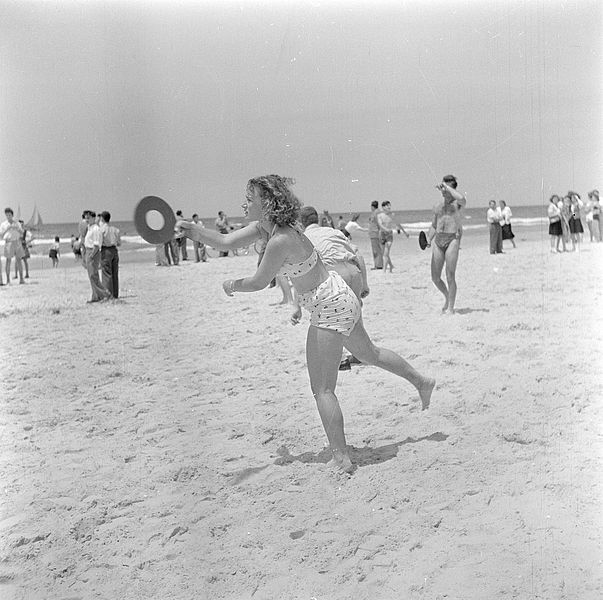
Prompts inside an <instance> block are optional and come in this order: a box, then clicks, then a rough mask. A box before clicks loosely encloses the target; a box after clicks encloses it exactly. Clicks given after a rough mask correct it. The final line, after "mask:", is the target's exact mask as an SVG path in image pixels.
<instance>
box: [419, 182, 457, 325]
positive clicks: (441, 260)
mask: <svg viewBox="0 0 603 600" xmlns="http://www.w3.org/2000/svg"><path fill="white" fill-rule="evenodd" d="M456 186H457V182H456V178H455V177H454V176H452V175H446V177H444V179H443V181H442V183H439V184H438V185H437V186H436V188H437V189H438V190H440V192H441V194H442V196H443V197H444V201H443V202H441V203H440V204H438V205H437V206H436V207H435V209H434V214H433V220H432V222H431V227H430V228H429V233H428V234H427V242H428V243H427V245H428V246H431V247H432V253H431V280H432V281H433V283H434V285H435V286H436V287H437V288H438V290H440V292H442V294H443V295H444V299H445V301H444V306H443V307H442V312H443V313H445V312H448V313H450V314H454V304H455V301H456V291H457V288H456V265H457V263H458V260H459V247H460V243H461V236H462V234H463V225H462V220H461V209H462V208H463V207H464V206H465V205H466V204H467V200H466V199H465V196H463V194H461V193H460V192H457V191H456ZM434 238H435V239H434ZM432 240H433V242H434V243H433V245H432V243H431V242H432ZM444 265H446V281H447V282H448V287H446V284H445V283H444V282H443V281H442V269H443V268H444Z"/></svg>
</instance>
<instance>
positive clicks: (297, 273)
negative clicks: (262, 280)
mask: <svg viewBox="0 0 603 600" xmlns="http://www.w3.org/2000/svg"><path fill="white" fill-rule="evenodd" d="M275 230H276V225H275V226H274V228H273V229H272V233H271V234H270V237H272V236H273V235H274V231H275ZM317 262H318V252H317V251H316V248H312V252H311V253H310V256H308V258H306V259H305V260H302V261H301V262H300V263H290V262H284V263H283V266H282V267H281V268H280V269H279V272H278V273H279V275H283V276H285V277H302V276H303V275H305V274H306V273H309V272H310V271H311V270H312V268H313V267H314V265H315V264H316V263H317Z"/></svg>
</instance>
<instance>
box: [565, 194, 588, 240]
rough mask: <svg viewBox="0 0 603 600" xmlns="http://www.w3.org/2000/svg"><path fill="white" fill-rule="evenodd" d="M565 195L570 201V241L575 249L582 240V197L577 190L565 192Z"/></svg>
mask: <svg viewBox="0 0 603 600" xmlns="http://www.w3.org/2000/svg"><path fill="white" fill-rule="evenodd" d="M567 196H568V198H569V202H570V206H569V209H570V217H569V230H570V239H571V242H572V250H576V247H577V246H578V245H579V244H580V242H581V241H582V234H583V233H584V227H583V226H582V209H583V208H584V202H582V198H580V194H578V193H577V192H572V191H570V192H568V193H567Z"/></svg>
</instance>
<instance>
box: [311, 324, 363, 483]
mask: <svg viewBox="0 0 603 600" xmlns="http://www.w3.org/2000/svg"><path fill="white" fill-rule="evenodd" d="M342 348H343V340H342V335H341V334H339V333H337V332H336V331H331V330H329V329H320V328H318V327H314V326H313V325H310V328H309V329H308V337H307V340H306V361H307V363H308V373H309V375H310V387H311V388H312V394H314V398H315V400H316V406H317V407H318V414H319V415H320V420H321V421H322V426H323V427H324V429H325V433H326V434H327V439H328V440H329V445H330V446H331V451H332V452H333V460H334V461H335V464H336V465H337V466H338V467H339V468H340V469H342V470H343V471H345V472H347V473H351V472H352V470H353V465H352V461H351V460H350V456H349V454H348V449H347V444H346V441H345V433H344V429H343V414H342V412H341V408H340V407H339V401H338V400H337V396H335V386H336V385H337V374H338V370H339V361H340V359H341V350H342Z"/></svg>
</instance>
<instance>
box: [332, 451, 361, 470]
mask: <svg viewBox="0 0 603 600" xmlns="http://www.w3.org/2000/svg"><path fill="white" fill-rule="evenodd" d="M329 465H332V466H334V467H336V468H337V469H338V470H339V471H342V472H343V473H348V474H351V473H353V472H354V471H355V470H356V467H355V466H354V464H353V463H352V461H351V459H350V457H349V455H348V453H347V452H341V451H340V450H333V460H331V461H329Z"/></svg>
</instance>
